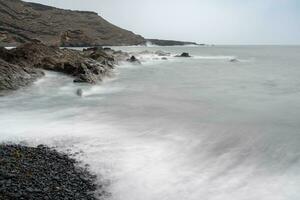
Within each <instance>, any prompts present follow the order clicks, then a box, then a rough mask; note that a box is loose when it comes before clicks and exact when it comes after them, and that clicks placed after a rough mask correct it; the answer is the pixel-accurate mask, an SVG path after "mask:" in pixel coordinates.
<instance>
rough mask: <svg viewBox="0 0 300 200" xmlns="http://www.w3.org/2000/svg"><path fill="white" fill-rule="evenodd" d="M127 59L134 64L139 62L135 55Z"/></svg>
mask: <svg viewBox="0 0 300 200" xmlns="http://www.w3.org/2000/svg"><path fill="white" fill-rule="evenodd" d="M127 61H128V62H131V63H135V64H141V61H140V60H139V59H137V58H136V57H135V56H131V57H130V58H129V59H127Z"/></svg>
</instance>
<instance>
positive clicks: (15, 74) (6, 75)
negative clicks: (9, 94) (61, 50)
mask: <svg viewBox="0 0 300 200" xmlns="http://www.w3.org/2000/svg"><path fill="white" fill-rule="evenodd" d="M41 76H43V72H42V71H41V70H38V69H34V68H30V67H22V66H20V65H14V64H10V63H8V62H6V61H4V60H2V59H0V91H3V90H16V89H18V88H20V87H22V86H26V85H28V84H30V83H31V82H33V81H35V80H36V79H37V78H39V77H41Z"/></svg>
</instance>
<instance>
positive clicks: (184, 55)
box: [175, 52, 191, 58]
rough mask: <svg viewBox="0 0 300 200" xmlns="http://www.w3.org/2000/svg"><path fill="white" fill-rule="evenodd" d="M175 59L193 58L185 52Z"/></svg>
mask: <svg viewBox="0 0 300 200" xmlns="http://www.w3.org/2000/svg"><path fill="white" fill-rule="evenodd" d="M175 57H182V58H189V57H191V56H190V54H189V53H186V52H183V53H182V54H181V55H177V56H175Z"/></svg>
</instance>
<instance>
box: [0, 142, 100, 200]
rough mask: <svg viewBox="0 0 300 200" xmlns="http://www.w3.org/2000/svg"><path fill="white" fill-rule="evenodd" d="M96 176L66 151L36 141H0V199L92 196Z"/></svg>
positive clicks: (59, 199)
mask: <svg viewBox="0 0 300 200" xmlns="http://www.w3.org/2000/svg"><path fill="white" fill-rule="evenodd" d="M95 180H96V176H94V175H92V174H91V173H90V172H89V171H88V170H87V169H85V168H82V167H79V166H78V163H77V162H76V161H75V160H74V159H72V158H70V157H69V156H68V155H67V154H63V153H59V152H57V151H56V150H54V149H50V148H49V147H46V146H43V145H40V146H38V147H28V146H21V145H8V144H0V199H1V200H16V199H18V200H22V199H23V200H25V199H26V200H31V199H32V200H33V199H34V200H46V199H48V200H68V199H69V200H75V199H78V200H79V199H81V200H95V199H97V198H98V197H100V196H101V192H100V193H99V192H98V194H96V191H100V188H101V186H100V185H97V184H95Z"/></svg>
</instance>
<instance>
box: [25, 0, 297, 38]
mask: <svg viewBox="0 0 300 200" xmlns="http://www.w3.org/2000/svg"><path fill="white" fill-rule="evenodd" d="M27 1H31V2H37V3H42V4H46V5H51V6H55V7H59V8H64V9H72V10H88V11H95V12H97V13H98V14H99V15H100V16H102V17H103V18H105V19H106V20H108V21H109V22H111V23H113V24H115V25H117V26H120V27H122V28H125V29H127V30H131V31H133V32H135V33H137V34H140V35H142V36H144V37H145V38H159V39H172V40H183V41H194V42H198V43H206V44H300V0H184V1H183V0H27Z"/></svg>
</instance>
